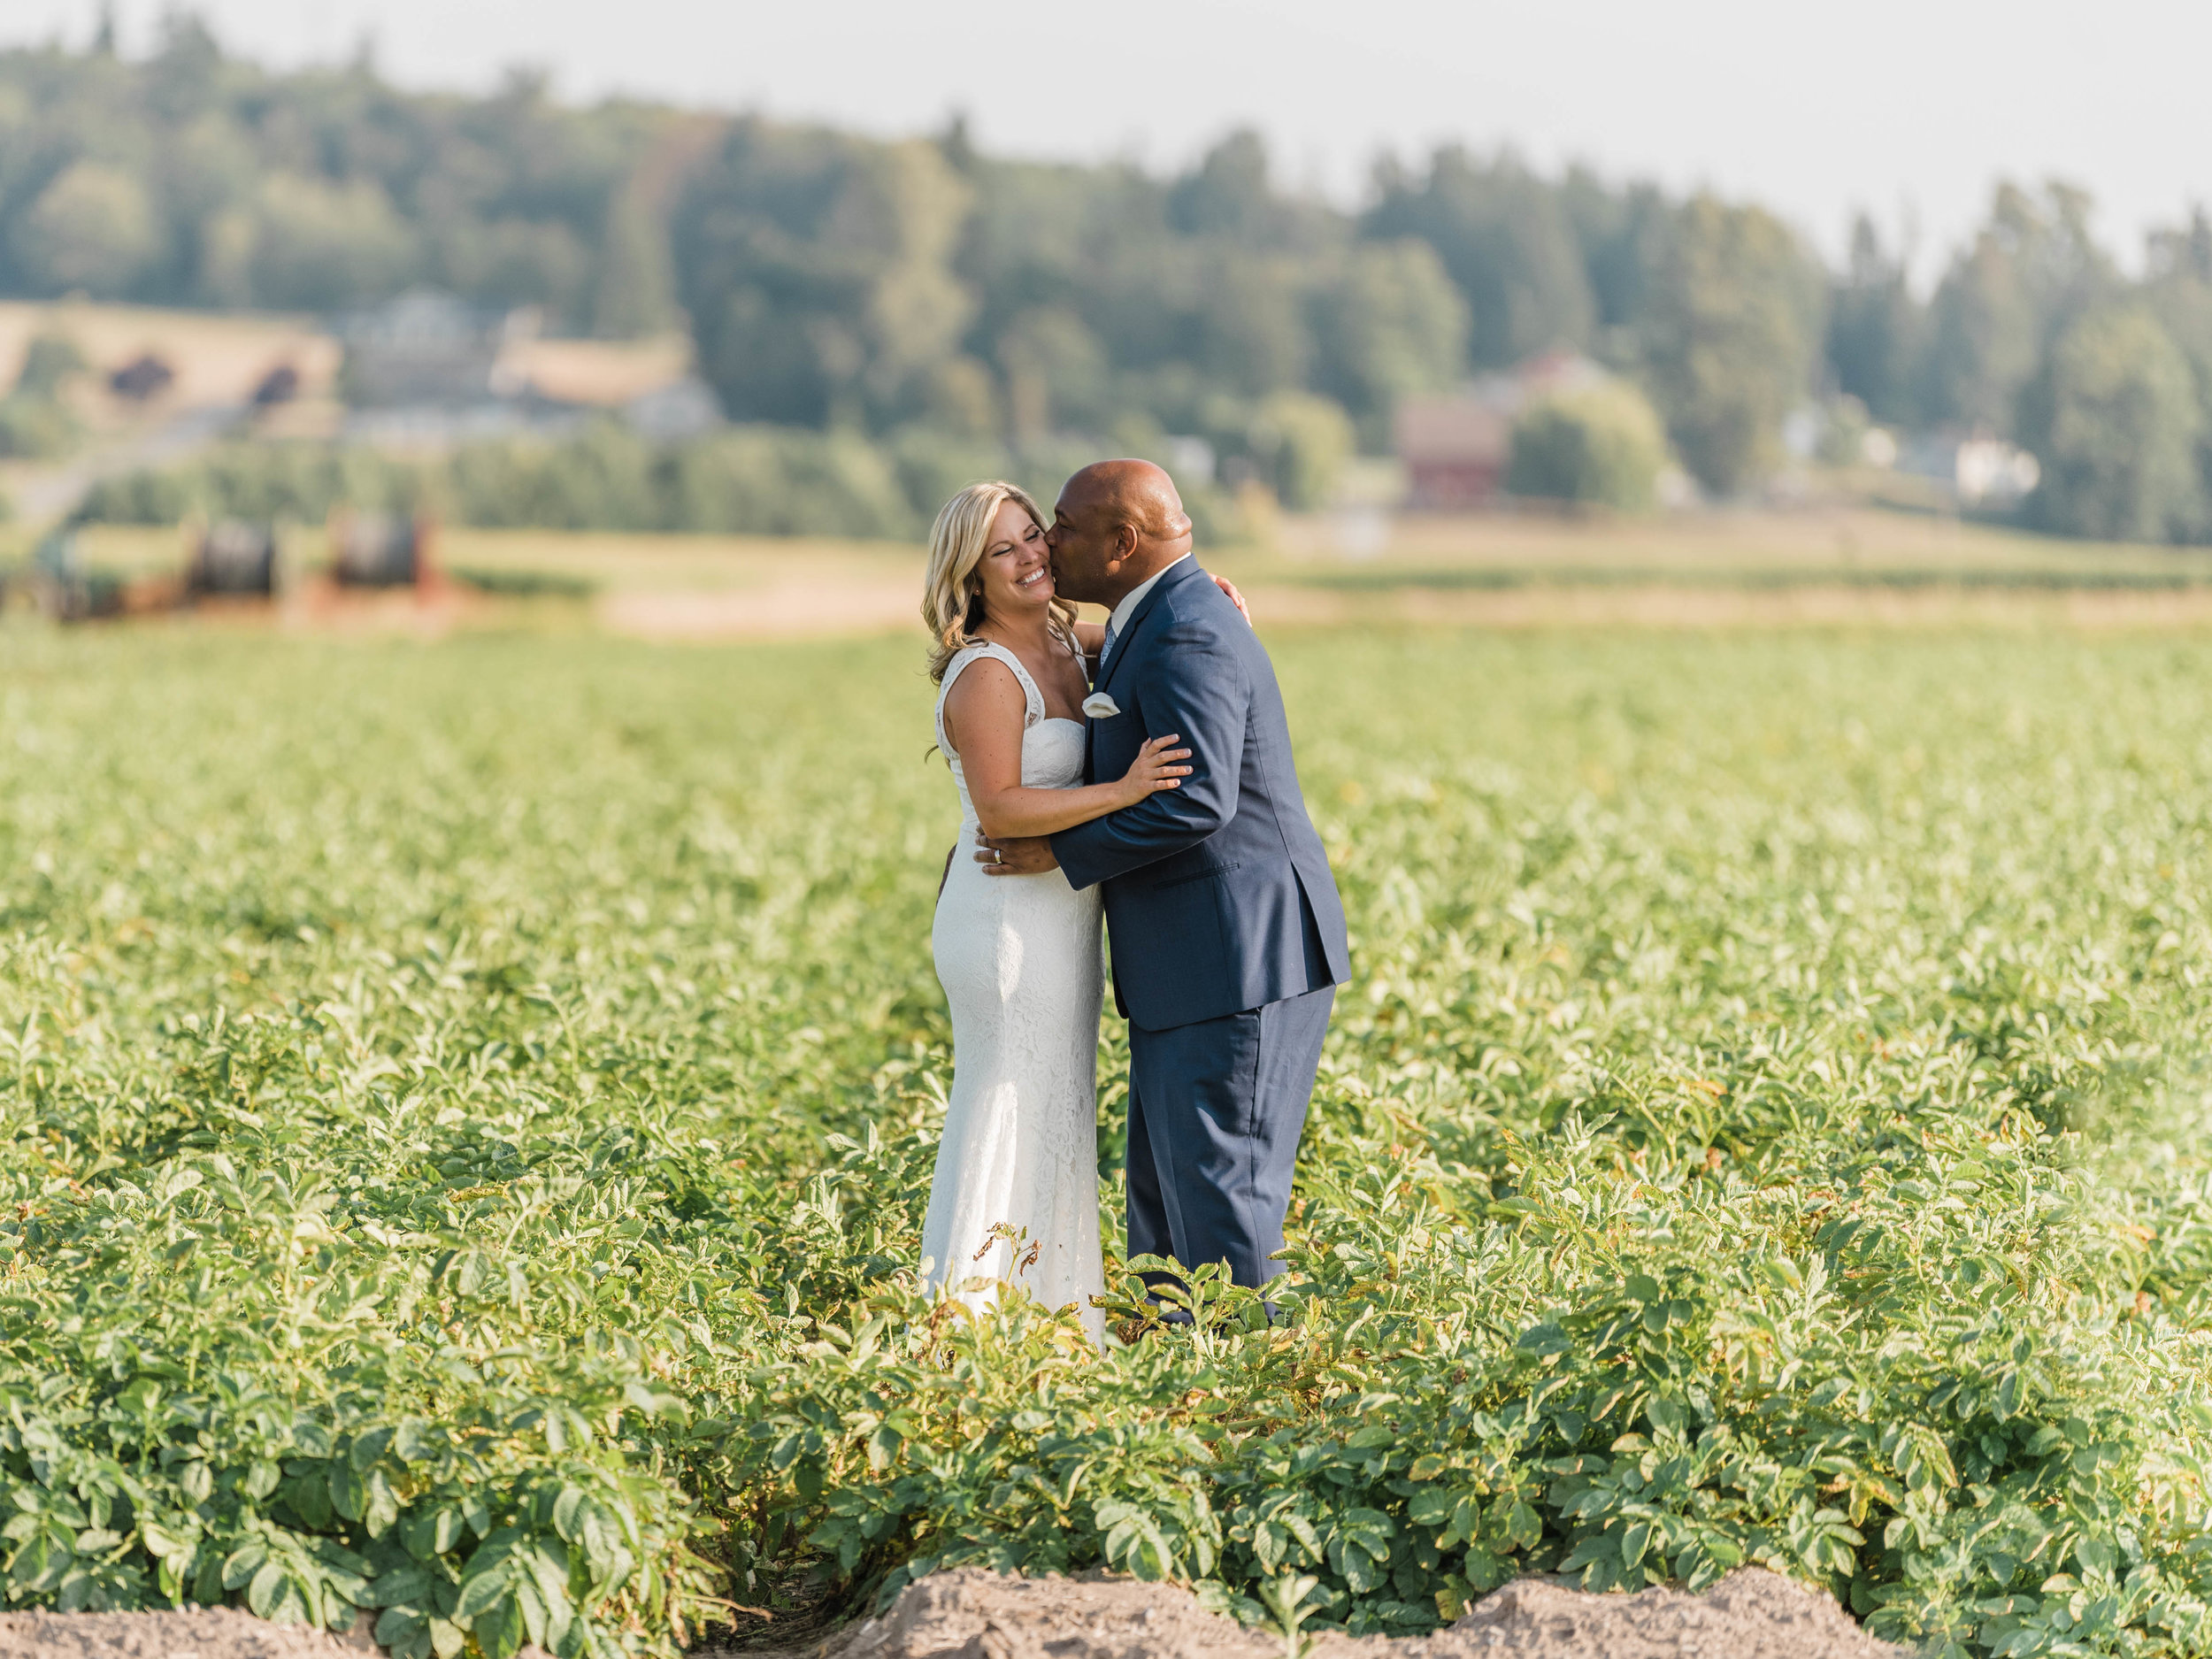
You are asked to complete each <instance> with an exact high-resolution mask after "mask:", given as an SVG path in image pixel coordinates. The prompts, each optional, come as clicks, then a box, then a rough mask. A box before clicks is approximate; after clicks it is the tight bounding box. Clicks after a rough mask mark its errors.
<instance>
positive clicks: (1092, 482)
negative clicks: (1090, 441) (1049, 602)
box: [1051, 461, 1191, 605]
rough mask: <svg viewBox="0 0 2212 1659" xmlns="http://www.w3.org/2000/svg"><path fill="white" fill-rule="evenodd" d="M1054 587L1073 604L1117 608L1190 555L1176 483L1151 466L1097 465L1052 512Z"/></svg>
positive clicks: (1131, 463) (1074, 481) (1129, 463)
mask: <svg viewBox="0 0 2212 1659" xmlns="http://www.w3.org/2000/svg"><path fill="white" fill-rule="evenodd" d="M1051 541H1052V554H1053V560H1052V563H1053V582H1054V586H1055V587H1056V588H1057V589H1058V591H1059V592H1060V594H1061V595H1063V596H1064V597H1066V598H1069V599H1081V600H1087V601H1089V602H1091V603H1094V604H1102V605H1111V604H1117V603H1120V600H1121V597H1122V595H1124V594H1126V593H1127V592H1128V591H1129V590H1130V589H1131V588H1134V587H1136V586H1137V585H1138V584H1139V583H1140V582H1142V581H1144V580H1147V579H1148V578H1150V577H1152V576H1156V575H1157V574H1158V573H1159V572H1162V571H1164V570H1165V569H1166V568H1167V567H1168V566H1169V565H1172V564H1173V563H1174V562H1175V561H1176V560H1177V559H1179V558H1181V557H1183V555H1184V554H1186V553H1187V552H1189V551H1190V547H1191V522H1190V515H1189V514H1188V513H1187V512H1185V511H1183V498H1182V496H1181V495H1178V494H1177V493H1176V489H1175V480H1173V479H1171V478H1170V477H1169V476H1168V475H1167V473H1166V472H1165V471H1164V469H1162V468H1160V467H1157V466H1155V465H1152V463H1151V462H1149V461H1094V462H1093V463H1092V464H1091V465H1088V466H1087V467H1085V468H1084V469H1083V470H1082V471H1081V472H1078V473H1076V475H1075V476H1074V477H1072V478H1071V479H1070V480H1068V481H1067V484H1066V486H1065V487H1064V488H1063V489H1062V490H1061V491H1060V499H1059V501H1058V503H1056V506H1055V507H1054V510H1053V526H1052V532H1051Z"/></svg>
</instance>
